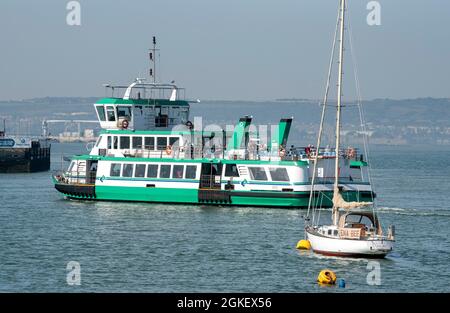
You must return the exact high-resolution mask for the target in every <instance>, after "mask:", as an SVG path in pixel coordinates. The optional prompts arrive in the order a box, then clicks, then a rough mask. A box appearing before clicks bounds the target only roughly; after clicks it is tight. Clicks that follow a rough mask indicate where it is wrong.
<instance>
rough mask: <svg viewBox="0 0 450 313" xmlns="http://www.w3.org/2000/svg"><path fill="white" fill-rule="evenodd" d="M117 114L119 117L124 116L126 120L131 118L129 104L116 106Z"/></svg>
mask: <svg viewBox="0 0 450 313" xmlns="http://www.w3.org/2000/svg"><path fill="white" fill-rule="evenodd" d="M117 116H118V117H119V118H120V117H125V118H127V119H128V120H130V119H131V107H129V106H118V107H117Z"/></svg>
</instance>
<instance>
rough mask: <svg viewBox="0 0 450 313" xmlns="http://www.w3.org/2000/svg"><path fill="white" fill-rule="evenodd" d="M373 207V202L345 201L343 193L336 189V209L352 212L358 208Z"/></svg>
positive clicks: (334, 195) (334, 197)
mask: <svg viewBox="0 0 450 313" xmlns="http://www.w3.org/2000/svg"><path fill="white" fill-rule="evenodd" d="M369 205H372V202H357V201H351V202H348V201H345V200H344V198H342V195H341V193H340V192H339V190H338V189H337V188H334V193H333V206H334V207H335V208H342V209H345V210H352V209H356V208H361V207H366V206H369Z"/></svg>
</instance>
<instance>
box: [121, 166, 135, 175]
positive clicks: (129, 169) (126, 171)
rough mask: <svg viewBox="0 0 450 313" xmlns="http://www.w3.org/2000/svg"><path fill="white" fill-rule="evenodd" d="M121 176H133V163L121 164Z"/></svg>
mask: <svg viewBox="0 0 450 313" xmlns="http://www.w3.org/2000/svg"><path fill="white" fill-rule="evenodd" d="M122 176H123V177H132V176H133V164H124V165H123V172H122Z"/></svg>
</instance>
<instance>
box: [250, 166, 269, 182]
mask: <svg viewBox="0 0 450 313" xmlns="http://www.w3.org/2000/svg"><path fill="white" fill-rule="evenodd" d="M248 169H249V171H250V177H251V179H253V180H267V175H266V171H265V170H264V167H249V168H248Z"/></svg>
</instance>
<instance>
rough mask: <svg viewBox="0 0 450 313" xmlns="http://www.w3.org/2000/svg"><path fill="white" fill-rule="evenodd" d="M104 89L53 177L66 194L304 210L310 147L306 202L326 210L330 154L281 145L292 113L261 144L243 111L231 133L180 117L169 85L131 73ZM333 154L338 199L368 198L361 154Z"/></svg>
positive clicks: (179, 101)
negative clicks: (86, 144) (81, 151)
mask: <svg viewBox="0 0 450 313" xmlns="http://www.w3.org/2000/svg"><path fill="white" fill-rule="evenodd" d="M106 87H108V88H111V89H112V90H113V91H114V92H116V91H120V90H121V89H122V90H123V89H125V91H124V93H123V96H122V97H108V98H103V99H101V100H99V101H98V102H97V103H95V104H94V107H95V110H96V113H97V118H98V120H99V123H100V126H101V128H102V131H101V133H100V135H99V137H98V140H97V142H96V143H95V145H94V147H93V148H92V150H91V151H90V153H89V154H87V155H76V156H73V157H72V158H71V162H70V165H69V167H68V169H67V170H66V171H64V172H61V173H58V174H57V175H54V176H53V180H54V184H55V188H56V189H57V190H58V191H59V192H61V193H62V194H64V195H65V196H66V197H67V198H72V199H89V200H111V201H114V200H115V201H142V202H163V203H194V204H204V203H208V204H220V205H244V206H270V207H307V206H308V202H309V197H310V188H311V177H312V172H311V171H312V166H311V167H310V162H311V161H312V160H313V157H314V155H315V153H318V154H319V156H318V166H317V175H316V176H317V178H316V183H315V189H314V192H315V193H316V196H315V197H314V199H315V200H314V201H316V202H317V203H318V204H319V203H320V205H321V206H322V207H331V206H332V195H333V180H334V174H333V164H334V158H335V155H334V154H335V152H332V150H331V149H314V148H310V147H306V148H301V147H291V148H289V149H287V148H286V147H287V142H288V137H289V132H290V128H291V124H292V121H293V119H292V118H283V119H281V120H280V121H279V124H278V126H279V127H278V133H277V134H272V135H271V137H272V138H271V140H270V142H268V143H263V142H262V138H260V136H259V134H258V133H257V132H252V131H250V125H251V123H252V117H251V116H245V117H241V118H240V119H239V121H238V123H237V125H236V127H235V128H234V130H233V131H225V130H219V131H206V130H204V129H202V128H201V127H200V128H198V127H197V125H194V123H192V122H191V121H190V120H189V110H190V103H191V101H187V100H186V99H185V97H184V89H183V88H179V87H177V85H175V84H174V83H170V84H159V83H156V82H153V83H146V82H145V81H143V80H141V79H136V81H134V82H133V83H132V84H130V85H129V86H112V85H106ZM194 121H195V120H194ZM197 128H198V129H197ZM340 153H342V154H343V155H344V156H345V157H343V158H342V160H341V163H342V165H341V171H340V176H339V181H340V185H341V186H342V195H343V197H344V198H345V199H347V200H349V201H350V200H355V201H356V200H358V201H365V200H371V199H372V198H373V197H374V193H373V192H372V189H371V186H370V184H369V183H368V179H367V172H366V166H367V163H366V162H365V161H364V159H363V157H362V155H359V153H358V151H357V150H355V149H346V150H343V151H341V152H340Z"/></svg>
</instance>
